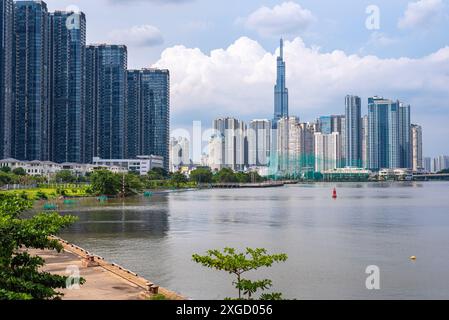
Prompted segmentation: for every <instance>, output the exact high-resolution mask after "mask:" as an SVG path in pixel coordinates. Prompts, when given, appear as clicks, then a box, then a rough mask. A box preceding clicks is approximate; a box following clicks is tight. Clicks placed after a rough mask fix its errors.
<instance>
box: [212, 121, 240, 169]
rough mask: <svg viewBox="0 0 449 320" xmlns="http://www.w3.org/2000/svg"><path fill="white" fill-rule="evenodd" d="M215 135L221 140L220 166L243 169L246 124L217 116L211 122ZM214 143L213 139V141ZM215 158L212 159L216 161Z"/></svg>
mask: <svg viewBox="0 0 449 320" xmlns="http://www.w3.org/2000/svg"><path fill="white" fill-rule="evenodd" d="M213 129H214V130H215V132H216V137H215V139H216V138H217V137H220V138H221V139H222V142H223V150H222V153H221V155H222V158H221V160H222V163H221V167H228V168H231V169H233V170H235V171H243V170H244V169H245V166H246V160H247V159H246V156H245V155H246V145H247V137H246V130H247V127H246V124H245V123H244V122H243V121H240V120H237V119H235V118H218V119H215V120H214V122H213ZM214 143H215V141H214ZM217 160H218V158H215V159H214V161H217Z"/></svg>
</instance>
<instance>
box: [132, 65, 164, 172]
mask: <svg viewBox="0 0 449 320" xmlns="http://www.w3.org/2000/svg"><path fill="white" fill-rule="evenodd" d="M125 119H126V120H125V122H126V130H125V134H126V138H125V143H126V152H127V156H128V157H133V156H135V155H137V154H154V155H158V156H161V157H163V158H164V168H165V169H166V170H169V169H170V168H169V166H170V72H169V71H168V70H166V69H153V68H151V69H142V70H128V71H127V108H126V112H125Z"/></svg>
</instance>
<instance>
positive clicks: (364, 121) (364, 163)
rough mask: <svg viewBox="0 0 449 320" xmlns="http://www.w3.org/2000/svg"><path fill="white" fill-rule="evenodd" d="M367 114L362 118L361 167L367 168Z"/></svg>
mask: <svg viewBox="0 0 449 320" xmlns="http://www.w3.org/2000/svg"><path fill="white" fill-rule="evenodd" d="M368 123H369V122H368V116H363V118H362V168H368V163H369V154H368V150H369V149H368V133H369V126H368Z"/></svg>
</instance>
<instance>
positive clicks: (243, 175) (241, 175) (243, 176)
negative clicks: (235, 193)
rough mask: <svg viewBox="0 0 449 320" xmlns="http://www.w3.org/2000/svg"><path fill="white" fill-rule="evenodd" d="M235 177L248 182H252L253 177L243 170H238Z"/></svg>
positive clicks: (240, 181)
mask: <svg viewBox="0 0 449 320" xmlns="http://www.w3.org/2000/svg"><path fill="white" fill-rule="evenodd" d="M235 179H236V180H237V182H239V183H248V182H251V177H250V176H249V175H248V174H246V173H243V172H237V173H236V174H235Z"/></svg>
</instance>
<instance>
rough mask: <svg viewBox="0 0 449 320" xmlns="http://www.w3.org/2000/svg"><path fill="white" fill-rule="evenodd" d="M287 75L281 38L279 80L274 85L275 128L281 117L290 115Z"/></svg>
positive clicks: (278, 59)
mask: <svg viewBox="0 0 449 320" xmlns="http://www.w3.org/2000/svg"><path fill="white" fill-rule="evenodd" d="M285 77H286V70H285V61H284V40H283V39H281V42H280V55H279V57H278V58H277V80H276V86H275V87H274V119H273V127H274V128H276V126H277V123H278V121H279V120H280V119H281V118H285V117H288V89H287V88H286V81H285Z"/></svg>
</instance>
